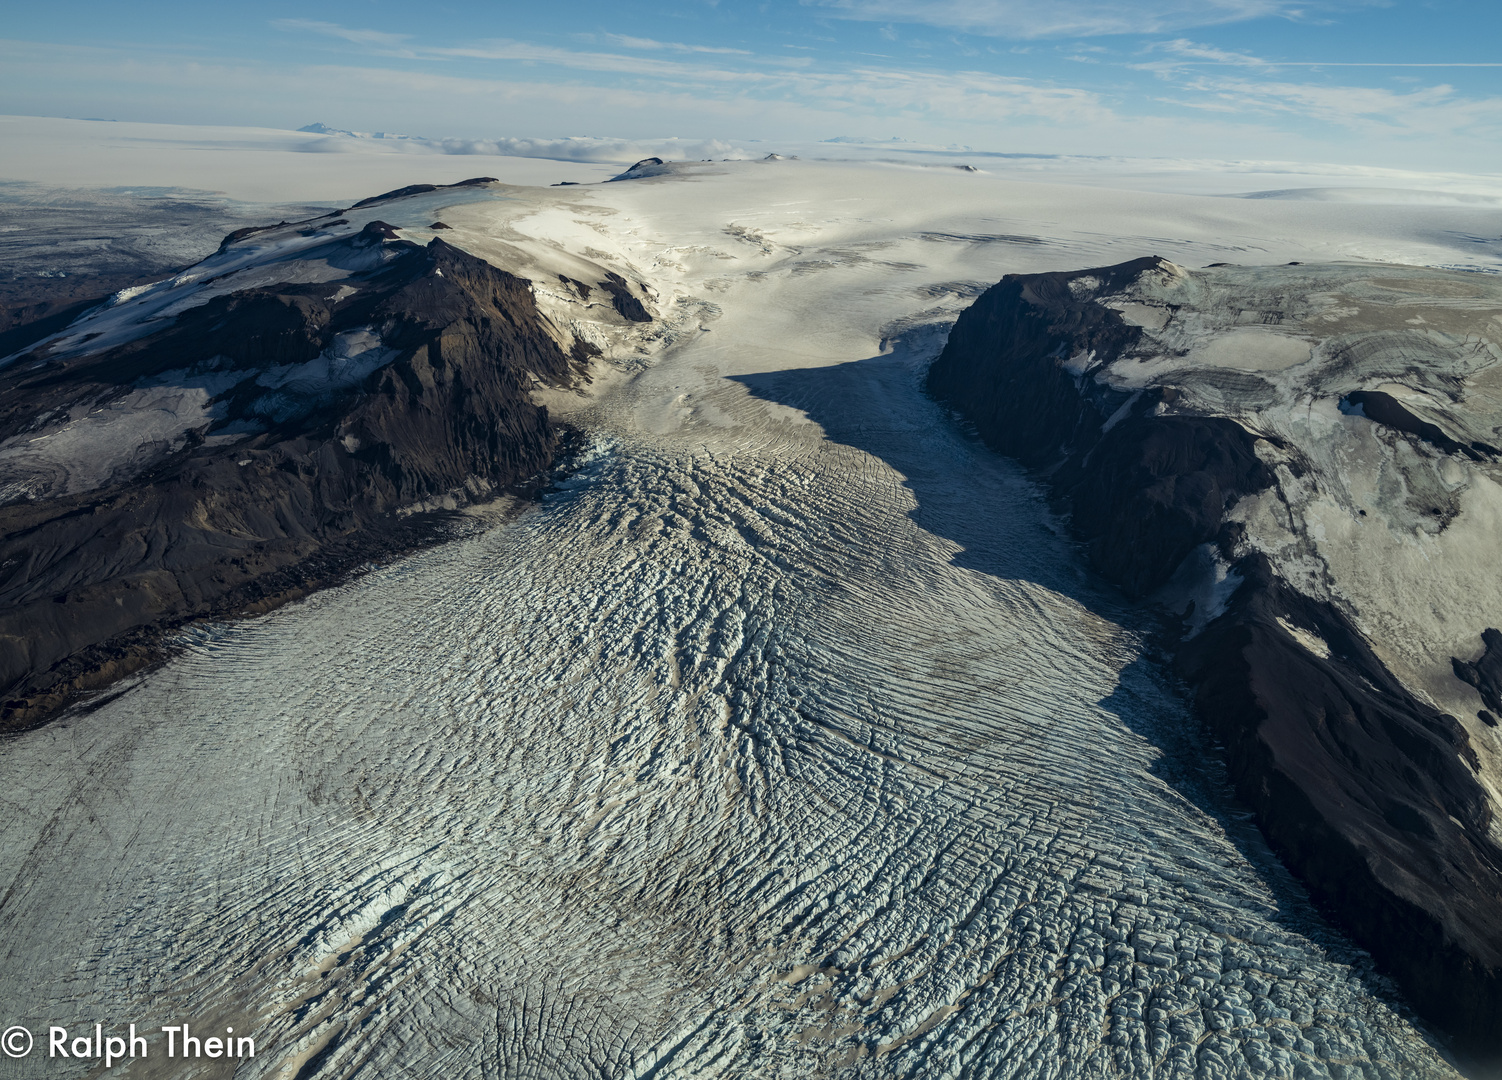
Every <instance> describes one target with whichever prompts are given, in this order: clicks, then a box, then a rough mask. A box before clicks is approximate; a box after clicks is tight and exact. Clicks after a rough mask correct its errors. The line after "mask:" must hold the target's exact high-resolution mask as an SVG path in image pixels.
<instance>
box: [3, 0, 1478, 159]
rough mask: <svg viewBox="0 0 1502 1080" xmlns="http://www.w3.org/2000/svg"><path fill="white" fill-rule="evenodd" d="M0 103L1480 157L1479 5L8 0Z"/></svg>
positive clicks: (456, 133) (1035, 149) (668, 131)
mask: <svg viewBox="0 0 1502 1080" xmlns="http://www.w3.org/2000/svg"><path fill="white" fill-rule="evenodd" d="M0 36H3V38H4V41H3V42H0V112H5V113H13V114H14V113H19V114H27V115H41V116H72V117H95V116H98V117H106V118H111V119H120V120H145V121H163V122H177V123H198V124H201V123H213V124H228V125H256V126H267V127H285V128H295V127H300V126H302V125H303V124H307V123H310V122H313V121H321V122H324V123H327V124H330V125H333V126H335V127H343V128H354V129H359V130H374V129H381V130H390V131H402V132H409V133H414V134H419V135H424V136H428V137H432V138H479V139H496V138H503V137H530V138H558V137H563V136H570V135H594V136H608V137H619V138H628V139H652V138H660V137H668V136H677V137H681V138H689V139H720V140H727V141H735V140H749V139H759V140H764V141H768V142H776V141H778V140H786V141H789V142H793V141H811V140H821V139H828V138H831V137H835V136H846V137H860V138H878V139H885V138H893V137H896V138H901V139H905V140H909V141H912V142H917V143H923V144H934V145H939V146H952V145H965V146H969V147H973V148H974V149H976V150H984V151H995V152H1010V153H1064V154H1134V155H1141V156H1152V157H1190V158H1197V157H1215V158H1233V159H1264V160H1265V159H1275V160H1295V161H1329V162H1339V163H1347V164H1370V165H1381V166H1395V167H1400V168H1412V169H1417V170H1422V171H1431V170H1460V171H1483V172H1502V47H1499V42H1502V4H1499V3H1497V0H1485V2H1483V0H1390V2H1386V3H1379V2H1371V0H1340V2H1325V0H1311V2H1307V3H1305V2H1297V0H1141V2H1137V3H1118V2H1113V0H1059V2H1052V3H1050V2H1047V0H933V2H922V0H803V2H799V0H772V2H767V3H760V4H744V3H733V2H731V0H718V2H705V0H694V2H684V3H652V2H635V0H611V2H597V0H569V2H567V3H546V2H532V3H526V4H520V3H475V2H446V3H445V2H434V3H430V4H427V5H421V6H419V5H415V4H412V3H410V2H407V3H391V2H380V0H348V2H344V3H339V4H331V3H319V2H316V0H312V2H303V3H285V2H271V3H261V4H254V5H250V4H237V5H226V4H213V3H204V2H201V0H200V2H195V3H181V2H177V0H165V2H162V0H158V2H154V3H151V4H147V5H122V4H119V3H96V2H76V0H53V2H49V3H45V4H26V5H19V4H16V5H11V10H10V12H9V13H8V14H7V17H6V19H5V21H4V26H3V29H0Z"/></svg>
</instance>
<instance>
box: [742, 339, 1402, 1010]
mask: <svg viewBox="0 0 1502 1080" xmlns="http://www.w3.org/2000/svg"><path fill="white" fill-rule="evenodd" d="M945 333H947V327H943V328H935V329H928V330H927V331H926V332H922V331H920V332H919V333H918V334H916V335H910V336H908V337H907V338H905V339H902V340H898V341H894V342H889V344H890V345H892V351H890V352H887V353H883V354H882V355H878V356H873V357H870V358H868V359H865V360H858V361H852V362H848V363H844V364H836V365H831V366H827V367H815V368H796V369H786V370H780V371H770V372H764V373H754V374H745V375H737V376H731V377H730V378H731V380H732V381H734V382H738V383H740V384H742V385H743V386H745V387H746V388H747V390H749V391H750V393H751V394H752V396H754V397H756V398H759V399H762V400H765V401H769V402H775V403H777V404H780V405H783V406H787V407H789V408H793V409H797V410H799V411H801V412H803V413H804V414H805V415H806V416H807V417H808V418H809V419H810V420H813V421H814V422H815V423H817V424H819V425H820V427H821V428H823V430H824V433H825V435H826V437H827V438H829V439H830V440H832V441H834V442H838V443H842V444H844V445H846V446H850V447H853V448H855V449H857V450H861V451H863V452H865V453H867V454H870V455H872V456H873V457H876V458H879V459H880V460H882V461H884V462H885V463H886V464H887V465H889V466H891V467H892V468H893V469H894V470H896V471H897V472H898V473H899V474H901V476H902V477H903V478H904V484H903V486H904V487H905V488H906V489H907V490H908V491H909V492H911V494H912V498H913V501H914V503H915V505H914V507H913V509H912V510H911V511H910V512H909V516H910V517H911V518H912V520H913V521H914V522H916V523H917V524H918V525H919V526H920V527H921V528H922V529H924V530H925V531H927V532H929V533H932V534H934V535H937V536H940V537H943V538H944V539H946V540H949V541H951V542H953V543H954V544H956V545H958V547H959V549H960V550H959V551H958V552H956V553H955V554H954V555H953V557H952V559H951V562H952V564H953V565H955V566H959V567H963V568H965V569H968V570H972V571H976V572H979V573H982V574H987V575H991V576H994V577H996V578H1000V579H1005V580H1012V581H1019V580H1020V581H1029V582H1033V583H1035V584H1037V585H1041V586H1043V587H1045V588H1047V589H1049V590H1051V591H1053V592H1055V593H1058V594H1061V595H1063V596H1066V597H1068V598H1070V599H1072V600H1074V601H1075V602H1077V603H1079V604H1080V605H1081V606H1082V607H1084V608H1085V609H1087V610H1088V611H1090V612H1092V613H1094V614H1095V615H1098V616H1100V617H1101V618H1103V619H1106V620H1108V621H1110V622H1112V623H1114V624H1116V625H1119V626H1123V627H1126V628H1128V629H1129V630H1132V631H1135V632H1136V633H1138V634H1139V635H1141V636H1142V637H1143V639H1144V649H1147V648H1148V646H1147V644H1146V642H1147V641H1149V640H1150V639H1151V637H1152V636H1153V635H1154V634H1155V633H1157V632H1161V630H1162V627H1161V625H1160V624H1159V623H1158V622H1157V619H1156V616H1154V615H1153V613H1151V612H1149V611H1148V610H1146V609H1145V608H1143V607H1142V606H1141V605H1137V604H1133V603H1132V602H1130V601H1128V600H1126V599H1125V598H1124V597H1123V596H1122V595H1121V594H1120V593H1119V592H1117V591H1116V590H1115V589H1114V588H1112V587H1111V586H1110V585H1108V584H1106V583H1105V582H1103V581H1102V580H1101V579H1099V578H1098V577H1097V576H1096V575H1095V574H1094V573H1093V572H1091V571H1090V570H1089V569H1088V568H1087V566H1086V563H1085V557H1084V554H1083V551H1082V549H1081V548H1080V546H1079V545H1078V544H1077V543H1076V542H1075V541H1074V540H1073V538H1071V537H1070V535H1069V533H1068V531H1067V527H1066V526H1065V524H1064V522H1062V521H1061V520H1060V519H1059V517H1058V516H1057V515H1056V514H1055V513H1054V512H1053V510H1052V509H1050V507H1049V505H1048V502H1047V499H1046V495H1045V493H1044V491H1043V489H1042V487H1041V486H1040V485H1039V484H1038V483H1037V482H1036V481H1035V480H1033V479H1032V478H1031V477H1030V476H1029V475H1028V474H1027V473H1026V472H1025V471H1024V470H1023V469H1022V467H1021V466H1019V465H1017V464H1016V463H1015V462H1012V461H1010V460H1008V459H1006V458H1003V457H1001V456H1000V455H999V454H997V453H995V452H994V451H992V450H990V449H989V448H988V447H986V446H985V444H984V443H982V442H981V440H980V439H979V438H978V437H977V436H976V435H975V434H974V433H973V432H971V431H969V430H967V429H966V428H965V427H964V426H962V425H961V424H960V423H959V422H957V421H956V419H955V418H954V417H953V415H952V414H951V413H950V412H949V410H947V409H945V408H943V407H942V406H940V405H938V404H937V403H936V402H934V401H932V400H931V399H930V398H928V397H927V395H926V394H925V393H924V392H923V389H922V380H923V375H924V373H925V372H926V370H927V367H928V363H929V362H930V361H931V360H932V358H933V357H934V356H936V355H937V353H938V350H939V348H940V347H941V346H942V343H943V337H944V334H945ZM1096 704H1097V706H1098V707H1099V708H1101V709H1103V710H1105V711H1107V712H1108V713H1110V714H1112V715H1114V716H1116V717H1117V718H1118V719H1119V720H1120V721H1121V723H1122V724H1123V725H1124V726H1125V727H1126V728H1128V729H1129V730H1131V731H1132V732H1134V733H1136V734H1137V735H1138V736H1139V737H1141V738H1143V739H1145V740H1146V741H1147V742H1149V743H1151V744H1152V745H1153V746H1155V747H1156V748H1157V749H1158V750H1159V751H1160V754H1159V755H1158V756H1157V757H1156V759H1155V761H1154V763H1153V765H1152V766H1151V772H1152V773H1153V775H1155V776H1156V777H1157V778H1158V779H1159V780H1161V781H1162V782H1163V783H1164V784H1166V785H1167V786H1168V788H1169V789H1170V790H1171V791H1172V792H1174V793H1175V794H1176V795H1177V796H1178V797H1179V798H1182V799H1183V800H1184V801H1185V802H1187V803H1189V804H1190V805H1192V806H1193V807H1194V808H1196V809H1197V810H1198V811H1199V812H1200V813H1202V814H1204V815H1205V816H1207V817H1209V818H1211V819H1213V820H1214V821H1216V822H1217V824H1219V826H1220V827H1221V829H1222V830H1223V831H1224V833H1225V835H1226V836H1227V837H1228V839H1229V840H1230V841H1231V843H1232V844H1234V845H1235V847H1236V849H1237V850H1238V852H1239V853H1240V855H1241V856H1242V858H1244V859H1245V860H1246V861H1247V862H1248V863H1249V864H1250V865H1251V866H1252V867H1253V868H1254V872H1255V873H1256V874H1257V876H1258V877H1259V878H1261V879H1262V881H1263V882H1264V884H1265V885H1266V886H1267V887H1268V889H1269V890H1270V891H1271V892H1272V894H1273V896H1274V898H1275V910H1273V911H1271V912H1268V913H1267V914H1268V915H1269V917H1270V918H1272V919H1274V920H1275V921H1277V922H1279V923H1280V924H1282V925H1284V926H1285V927H1286V928H1288V929H1290V930H1293V931H1296V932H1298V933H1299V934H1301V935H1303V936H1305V937H1308V938H1311V939H1314V940H1318V941H1320V942H1321V943H1322V944H1323V945H1325V946H1326V947H1327V948H1330V949H1331V951H1332V952H1333V953H1339V954H1344V956H1343V959H1345V960H1346V962H1353V963H1356V964H1358V966H1361V967H1366V964H1365V963H1362V961H1361V959H1360V958H1361V957H1362V956H1363V955H1364V954H1362V953H1360V952H1359V951H1358V950H1356V949H1355V948H1354V947H1353V946H1351V945H1350V944H1349V943H1348V942H1347V941H1346V939H1345V938H1344V936H1343V935H1341V934H1339V933H1338V932H1336V931H1334V930H1332V929H1331V928H1330V927H1329V925H1328V924H1327V923H1326V922H1325V921H1324V920H1323V919H1322V918H1321V917H1320V916H1319V915H1318V914H1317V913H1316V912H1315V910H1314V907H1313V905H1312V904H1311V902H1310V901H1309V899H1308V895H1307V893H1306V892H1305V891H1304V889H1303V887H1302V886H1301V885H1300V884H1299V883H1298V882H1297V881H1296V880H1295V879H1294V878H1293V877H1292V875H1291V874H1290V873H1289V872H1288V871H1287V870H1286V869H1285V868H1284V866H1283V865H1282V863H1281V862H1280V861H1279V860H1278V859H1277V858H1276V857H1275V856H1274V855H1273V854H1272V852H1271V850H1270V849H1269V848H1268V846H1267V843H1266V841H1265V840H1264V839H1263V837H1262V835H1261V832H1260V831H1259V830H1258V829H1257V827H1256V825H1255V824H1254V823H1253V822H1252V820H1251V814H1250V812H1249V811H1247V810H1246V809H1245V808H1244V807H1243V806H1242V805H1241V804H1240V803H1239V802H1238V801H1237V799H1236V798H1235V795H1234V792H1233V791H1232V788H1231V784H1230V781H1229V777H1228V775H1227V772H1226V769H1225V765H1224V763H1223V761H1222V759H1221V758H1220V756H1219V754H1218V753H1216V752H1215V749H1214V748H1213V746H1212V745H1211V744H1210V743H1209V741H1208V736H1207V734H1206V733H1205V732H1204V731H1203V729H1202V728H1201V727H1200V725H1199V724H1198V723H1196V722H1195V721H1194V719H1193V717H1192V714H1191V712H1190V708H1189V704H1188V702H1187V700H1185V694H1184V690H1183V688H1182V686H1181V685H1180V684H1178V682H1177V680H1176V679H1175V678H1174V677H1173V676H1172V674H1171V673H1169V672H1168V671H1167V670H1165V667H1164V666H1163V664H1162V663H1161V661H1159V660H1156V659H1154V658H1153V657H1152V655H1150V653H1149V652H1144V653H1143V654H1142V655H1139V656H1138V657H1137V658H1136V659H1135V660H1133V661H1132V662H1131V663H1129V664H1127V665H1126V667H1124V668H1123V669H1122V670H1121V672H1120V674H1119V680H1118V683H1117V686H1116V688H1115V689H1114V690H1113V691H1112V693H1111V694H1109V695H1108V696H1107V697H1105V698H1103V699H1101V700H1100V701H1098V702H1096ZM1367 963H1369V961H1368V962H1367ZM1368 989H1369V991H1370V992H1371V993H1373V994H1374V995H1376V996H1379V997H1383V998H1386V999H1388V1000H1392V994H1391V992H1390V991H1389V990H1387V989H1386V988H1385V987H1383V986H1382V985H1381V980H1378V984H1377V985H1372V986H1369V987H1368Z"/></svg>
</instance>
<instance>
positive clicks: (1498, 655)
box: [1450, 627, 1502, 727]
mask: <svg viewBox="0 0 1502 1080" xmlns="http://www.w3.org/2000/svg"><path fill="white" fill-rule="evenodd" d="M1481 643H1482V644H1483V645H1485V646H1486V651H1485V652H1483V653H1482V654H1481V658H1480V659H1478V660H1476V661H1475V662H1474V663H1471V662H1468V661H1465V660H1461V659H1460V658H1459V657H1453V656H1452V657H1451V658H1450V664H1451V666H1452V667H1453V668H1454V669H1455V677H1456V678H1457V679H1459V680H1460V681H1461V682H1463V683H1469V684H1470V685H1471V686H1474V687H1475V688H1476V690H1477V692H1478V693H1480V694H1481V700H1482V701H1484V702H1486V707H1487V708H1488V709H1490V710H1491V711H1492V712H1493V713H1502V631H1498V630H1497V629H1496V628H1495V627H1488V628H1487V629H1486V630H1485V631H1483V632H1482V634H1481ZM1487 723H1488V724H1489V725H1490V726H1492V727H1496V726H1497V722H1496V720H1495V719H1493V720H1489V721H1487Z"/></svg>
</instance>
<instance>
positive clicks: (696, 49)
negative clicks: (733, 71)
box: [603, 34, 751, 56]
mask: <svg viewBox="0 0 1502 1080" xmlns="http://www.w3.org/2000/svg"><path fill="white" fill-rule="evenodd" d="M603 36H604V38H605V40H606V41H609V42H612V43H614V44H615V45H616V46H617V47H619V48H622V49H641V50H644V51H652V50H657V49H666V50H667V51H668V52H680V53H720V54H722V55H726V56H750V55H751V53H750V52H749V51H748V50H746V49H729V48H723V47H720V46H717V45H684V44H682V43H680V42H677V41H654V40H652V39H651V38H639V37H630V36H628V35H626V34H605V35H603Z"/></svg>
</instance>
